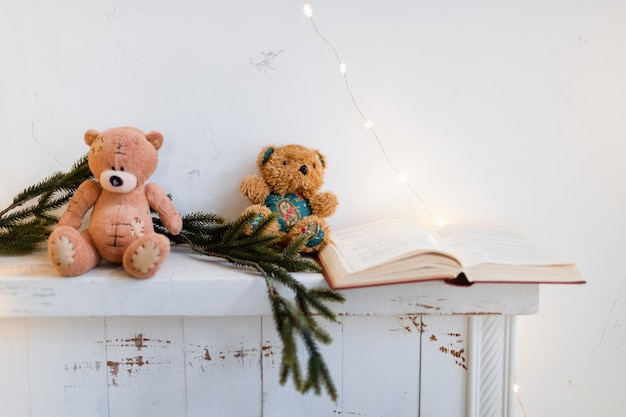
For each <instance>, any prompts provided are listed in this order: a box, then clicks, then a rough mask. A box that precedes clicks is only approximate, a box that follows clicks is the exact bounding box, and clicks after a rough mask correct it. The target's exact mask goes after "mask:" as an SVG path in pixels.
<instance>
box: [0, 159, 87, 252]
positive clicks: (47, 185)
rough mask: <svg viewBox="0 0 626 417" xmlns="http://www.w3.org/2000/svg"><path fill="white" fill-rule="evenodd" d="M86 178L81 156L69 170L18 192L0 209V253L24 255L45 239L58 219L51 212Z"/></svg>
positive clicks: (85, 164) (83, 160)
mask: <svg viewBox="0 0 626 417" xmlns="http://www.w3.org/2000/svg"><path fill="white" fill-rule="evenodd" d="M89 178H92V175H91V171H89V165H88V163H87V156H83V157H82V158H80V159H79V160H78V161H77V162H76V163H74V165H73V166H72V167H71V169H70V170H69V171H67V172H56V173H54V174H52V175H51V176H49V177H47V178H45V179H43V180H42V181H40V182H39V183H37V184H34V185H31V186H30V187H27V188H26V189H24V190H23V191H21V192H20V193H18V194H17V195H16V196H15V197H14V199H13V202H12V203H11V204H10V205H9V206H8V207H7V208H5V209H4V210H2V211H0V254H1V255H25V254H28V253H30V252H32V251H33V250H35V248H36V247H37V246H38V245H39V244H40V243H42V242H45V241H46V239H48V236H49V235H50V229H51V227H52V226H54V225H55V224H56V223H57V222H58V217H57V216H56V215H55V214H54V212H55V211H56V210H58V209H60V208H61V207H62V206H63V205H65V204H66V203H67V202H68V201H69V200H70V199H71V198H72V195H73V194H74V192H75V191H76V189H77V188H78V186H79V185H80V184H81V183H82V182H83V181H85V180H87V179H89Z"/></svg>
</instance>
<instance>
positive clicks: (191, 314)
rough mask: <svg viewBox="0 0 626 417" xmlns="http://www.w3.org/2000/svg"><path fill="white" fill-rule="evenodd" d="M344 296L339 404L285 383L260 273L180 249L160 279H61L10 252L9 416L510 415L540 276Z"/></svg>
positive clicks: (4, 371)
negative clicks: (533, 280)
mask: <svg viewBox="0 0 626 417" xmlns="http://www.w3.org/2000/svg"><path fill="white" fill-rule="evenodd" d="M294 276H295V277H296V278H297V279H299V280H300V281H301V282H302V283H303V284H304V285H305V286H307V287H309V288H311V287H315V286H320V285H326V284H325V281H324V278H323V276H322V275H321V274H312V273H297V274H294ZM280 291H281V292H282V293H284V295H285V296H286V297H290V294H289V292H288V290H287V289H286V288H280ZM342 293H343V294H344V295H345V297H346V302H345V303H343V304H339V303H330V304H329V306H330V307H331V308H332V309H333V311H335V312H336V313H338V323H329V322H326V321H324V320H323V319H321V318H320V324H321V325H322V326H324V328H325V329H326V330H327V331H328V333H329V334H330V335H331V337H332V338H333V342H332V343H331V344H330V345H324V346H321V349H322V353H323V356H324V358H325V361H326V363H327V365H328V367H329V369H330V371H331V375H332V377H333V380H334V381H335V385H336V386H337V389H338V391H339V401H338V402H337V403H335V402H332V401H331V400H330V399H329V398H328V397H327V396H326V395H322V396H316V395H313V394H310V395H309V394H307V395H301V394H299V393H297V392H295V391H294V390H293V388H292V387H291V384H290V382H289V383H288V384H287V385H286V386H281V385H280V384H279V378H278V377H279V367H280V354H281V351H282V342H281V339H280V337H279V335H278V334H277V333H276V330H275V324H274V322H273V319H272V317H271V310H270V306H269V300H268V297H267V289H266V286H265V282H264V280H263V278H262V277H260V276H259V275H258V274H256V273H254V272H252V271H248V270H242V269H240V268H236V267H234V266H232V265H230V264H228V263H225V262H223V261H221V260H218V259H214V258H208V257H205V256H202V255H198V254H195V253H193V252H191V251H190V250H189V249H186V248H179V247H175V248H174V249H173V251H172V253H171V254H170V256H169V257H168V259H167V260H166V262H165V263H164V265H163V266H162V268H161V270H160V271H159V273H158V274H157V275H156V276H155V277H153V278H150V279H148V280H136V279H133V278H130V277H129V276H127V275H126V274H125V272H124V270H123V269H122V268H121V267H119V266H115V265H105V264H103V265H101V266H99V267H97V268H96V269H94V270H92V271H91V272H89V273H87V274H85V275H82V276H79V277H75V278H64V277H61V276H59V275H58V274H57V273H56V271H55V270H54V268H53V267H52V266H51V265H50V263H49V261H48V259H47V254H46V252H45V251H44V250H40V251H37V252H36V253H34V254H32V255H27V256H23V257H0V358H2V360H1V361H0V416H9V417H13V416H15V417H22V416H26V417H36V416H42V417H49V416H57V415H58V416H80V417H89V416H94V417H127V416H135V415H149V416H151V417H196V416H218V417H221V416H228V417H251V416H252V417H257V416H259V417H284V416H298V417H324V416H328V417H331V416H332V417H336V416H338V415H354V416H380V417H383V416H393V417H405V416H407V417H415V416H420V417H429V416H432V417H440V416H449V417H456V416H459V417H461V416H466V417H502V416H511V415H512V407H513V403H514V401H513V399H514V397H513V390H512V388H513V375H514V363H515V355H514V353H515V320H516V316H517V315H522V314H533V313H535V312H536V311H537V310H538V300H539V286H538V285H536V284H475V285H473V286H471V287H455V286H451V285H448V284H445V283H443V282H425V283H412V284H402V285H389V286H379V287H371V288H361V289H351V290H345V291H342ZM300 349H302V351H301V352H300V355H306V353H305V352H304V349H303V348H302V347H301V348H300ZM301 360H302V363H303V366H304V367H305V368H306V356H304V357H302V358H301ZM374 381H385V382H384V383H383V384H380V383H372V382H374Z"/></svg>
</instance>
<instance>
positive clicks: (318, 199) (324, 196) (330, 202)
mask: <svg viewBox="0 0 626 417" xmlns="http://www.w3.org/2000/svg"><path fill="white" fill-rule="evenodd" d="M309 204H311V211H312V212H313V213H314V214H315V215H317V216H319V217H330V216H332V215H333V214H334V213H335V210H336V209H337V205H338V204H339V201H338V199H337V195H336V194H335V193H333V192H332V191H324V192H321V193H317V194H315V195H314V196H312V197H311V198H309Z"/></svg>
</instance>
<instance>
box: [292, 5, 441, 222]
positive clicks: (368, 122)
mask: <svg viewBox="0 0 626 417" xmlns="http://www.w3.org/2000/svg"><path fill="white" fill-rule="evenodd" d="M304 14H305V16H306V17H308V18H309V21H310V22H311V26H312V27H313V31H314V32H315V34H316V35H317V36H318V37H319V38H320V39H321V40H322V41H323V42H324V43H325V44H326V45H327V46H328V47H329V48H330V49H331V51H332V52H333V54H334V55H335V59H336V60H337V64H338V65H339V72H340V73H341V75H342V77H343V81H344V84H345V87H346V92H347V93H348V96H349V97H350V100H351V101H352V104H353V105H354V108H355V109H356V111H357V113H358V114H359V115H360V116H361V118H362V119H363V125H364V126H365V128H366V129H367V130H368V131H369V132H370V133H371V135H372V137H373V138H374V140H375V141H376V144H377V145H378V147H379V149H380V151H381V153H382V154H383V156H384V158H385V160H386V161H387V164H388V165H389V167H390V168H391V169H392V170H393V172H394V173H395V174H396V176H397V178H398V181H400V182H401V183H402V184H404V185H405V186H406V187H407V188H408V189H409V191H410V192H411V193H412V194H413V196H414V197H415V198H417V200H418V201H419V202H420V204H421V205H422V207H423V208H424V211H426V213H427V214H428V215H429V216H430V217H431V218H432V219H433V220H434V221H435V222H436V224H438V225H443V224H445V221H444V220H443V219H442V218H440V217H437V216H435V215H434V214H433V213H432V212H431V211H430V209H429V208H428V205H427V204H426V202H425V201H424V199H423V198H422V197H421V196H420V194H419V193H418V192H417V190H416V189H415V188H414V187H413V186H412V185H411V183H410V182H409V181H408V178H407V176H406V175H405V174H403V173H402V172H400V171H399V170H398V169H397V168H396V166H395V164H394V163H393V161H392V160H391V158H390V157H389V155H388V154H387V151H386V150H385V147H384V146H383V142H382V140H381V139H380V137H379V136H378V133H377V132H376V129H374V121H373V120H372V119H370V118H369V117H367V116H366V115H365V113H364V112H363V111H362V110H361V107H360V106H359V103H358V102H357V100H356V97H355V96H354V94H353V93H352V89H351V88H350V83H349V81H348V74H347V64H346V62H345V61H343V60H342V59H341V57H340V55H339V52H338V51H337V49H336V48H335V46H334V45H333V44H332V43H331V42H330V41H329V40H328V39H327V38H326V37H325V36H324V35H323V34H322V33H321V32H320V31H319V29H318V28H317V25H316V24H315V19H314V18H313V8H312V7H311V5H310V4H309V3H308V2H305V3H304Z"/></svg>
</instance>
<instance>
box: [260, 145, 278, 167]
mask: <svg viewBox="0 0 626 417" xmlns="http://www.w3.org/2000/svg"><path fill="white" fill-rule="evenodd" d="M275 150H276V149H275V148H274V147H273V146H268V147H267V148H265V149H264V150H263V159H262V160H261V165H265V164H266V163H267V160H268V159H270V156H271V155H272V154H273V153H274V151H275Z"/></svg>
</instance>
